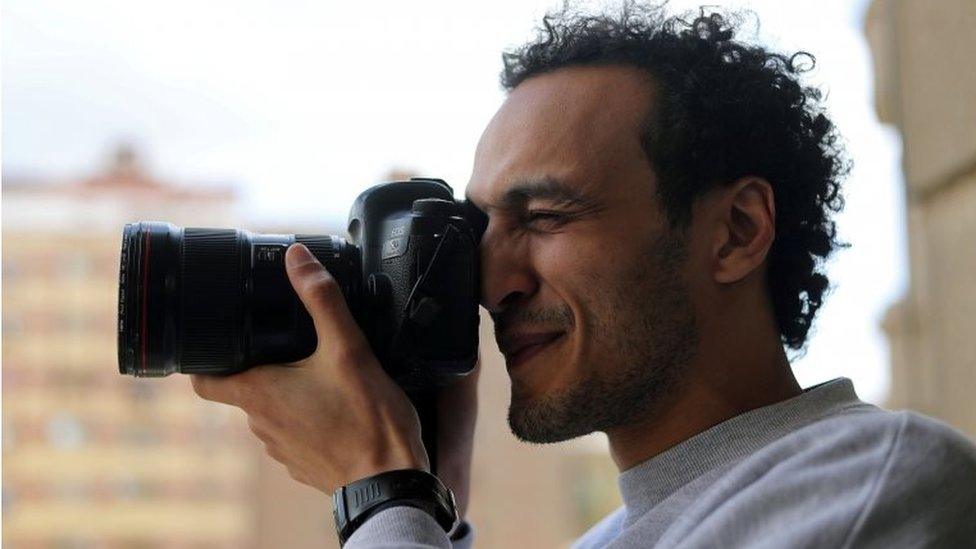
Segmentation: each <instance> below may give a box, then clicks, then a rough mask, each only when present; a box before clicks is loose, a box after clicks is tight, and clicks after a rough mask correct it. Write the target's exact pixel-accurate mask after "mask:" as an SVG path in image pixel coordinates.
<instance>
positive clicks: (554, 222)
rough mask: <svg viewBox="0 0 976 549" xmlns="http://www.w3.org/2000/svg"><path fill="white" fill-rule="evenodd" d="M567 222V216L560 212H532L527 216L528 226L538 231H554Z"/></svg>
mask: <svg viewBox="0 0 976 549" xmlns="http://www.w3.org/2000/svg"><path fill="white" fill-rule="evenodd" d="M566 221H567V216H566V214H563V213H560V212H547V211H530V212H528V213H527V214H526V216H525V222H526V224H527V225H530V226H531V227H533V228H538V229H552V228H555V227H559V226H560V225H562V224H563V223H565V222H566Z"/></svg>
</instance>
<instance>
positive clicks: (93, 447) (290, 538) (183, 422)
mask: <svg viewBox="0 0 976 549" xmlns="http://www.w3.org/2000/svg"><path fill="white" fill-rule="evenodd" d="M410 175H412V174H411V173H410V172H409V171H404V170H399V171H397V170H394V171H391V172H390V173H389V174H388V175H387V177H386V178H385V179H386V180H396V179H406V178H409V177H410ZM238 206H239V203H238V199H237V197H236V195H235V193H234V191H233V189H231V188H213V187H208V186H197V187H193V188H190V187H180V186H174V185H169V184H165V183H162V182H160V181H157V180H156V179H154V178H153V177H151V176H150V175H149V174H147V172H146V170H145V168H144V167H143V166H141V165H140V161H139V158H138V156H137V155H136V154H135V153H134V152H133V150H132V149H130V148H126V147H123V148H120V149H119V150H118V151H117V152H116V154H115V155H114V157H113V159H112V161H111V162H110V163H109V166H108V167H107V168H106V169H105V170H103V171H102V172H101V173H99V174H98V175H96V176H94V177H90V178H87V179H81V180H77V181H67V182H64V183H58V182H46V181H31V180H25V179H23V178H21V179H18V178H16V177H14V176H10V175H8V174H5V178H4V182H3V542H4V544H5V545H9V546H11V547H18V548H24V547H28V548H30V547H99V548H103V547H104V548H115V547H119V548H122V547H126V548H128V547H139V548H152V547H159V548H164V547H165V548H182V547H228V548H230V547H234V548H246V547H254V548H268V549H271V548H278V547H289V548H297V549H300V548H309V549H311V548H323V547H325V548H328V547H337V544H336V541H335V534H334V532H333V527H332V523H331V505H330V501H329V497H328V496H327V495H325V494H323V493H321V492H319V491H317V490H315V489H313V488H310V487H308V486H305V485H302V484H299V483H298V482H296V481H294V480H292V479H291V477H290V476H289V475H288V473H287V471H286V470H285V468H284V467H283V466H282V465H280V464H279V463H277V462H275V461H274V460H272V459H271V458H269V457H268V456H267V455H265V453H264V449H263V446H262V445H261V443H260V442H259V441H258V440H257V439H256V438H255V437H254V436H253V435H251V433H250V432H248V430H247V427H246V419H245V417H244V415H243V413H242V412H240V411H239V410H237V409H236V408H232V407H229V406H224V405H221V404H215V403H211V402H206V401H203V400H201V399H199V398H198V397H197V396H196V395H195V394H194V393H193V391H192V389H191V387H190V383H189V380H188V379H187V378H186V377H185V376H182V375H174V376H169V377H166V378H159V379H136V378H132V377H128V376H121V375H119V374H118V366H117V357H116V328H115V326H116V309H115V307H116V300H117V291H118V268H119V247H120V242H121V229H122V226H123V225H124V224H125V223H126V222H131V221H139V220H158V221H169V222H172V223H174V224H176V225H180V226H209V227H244V228H248V229H252V230H256V231H259V232H273V233H293V232H307V233H323V232H324V233H331V234H343V233H344V232H345V231H344V230H343V229H342V228H341V227H340V226H338V224H336V226H334V227H323V226H317V227H296V226H292V225H289V222H288V221H289V220H282V221H281V223H276V224H275V225H274V226H265V227H251V226H248V224H247V221H246V220H244V219H242V218H241V216H240V214H239V213H238ZM482 342H483V345H482V364H483V373H482V377H481V386H480V389H479V390H480V404H479V406H480V418H479V423H478V428H477V431H476V434H475V437H476V440H475V445H476V455H475V461H474V466H473V472H472V477H473V478H472V493H473V494H474V496H473V498H472V501H471V505H470V511H469V518H470V519H471V520H472V522H473V523H474V524H475V525H476V528H477V529H478V546H479V547H557V546H563V545H567V544H568V543H569V542H570V541H571V540H573V539H575V538H576V537H577V536H579V535H580V534H581V533H582V532H584V531H585V530H586V529H587V528H588V527H589V526H590V525H592V524H593V523H594V522H596V521H597V520H599V519H600V518H601V517H602V516H603V515H604V514H606V513H607V512H609V511H610V510H612V509H613V508H614V507H616V506H617V505H619V496H618V494H617V490H616V469H615V468H614V466H613V464H612V462H611V461H610V458H609V456H608V455H607V453H606V451H605V446H604V445H603V444H602V443H601V442H600V441H599V439H593V438H589V439H584V440H582V441H577V442H574V443H569V444H562V445H548V446H531V447H530V446H529V445H526V444H523V443H520V442H518V441H516V440H515V438H514V437H513V436H512V435H511V433H510V432H509V429H508V424H507V419H506V415H507V408H508V400H509V381H508V375H507V374H506V371H505V363H504V359H503V357H502V355H501V353H499V352H498V349H497V347H496V346H495V344H494V335H493V332H492V326H491V321H490V319H489V318H488V317H487V316H484V317H483V320H482ZM516 495H517V496H516Z"/></svg>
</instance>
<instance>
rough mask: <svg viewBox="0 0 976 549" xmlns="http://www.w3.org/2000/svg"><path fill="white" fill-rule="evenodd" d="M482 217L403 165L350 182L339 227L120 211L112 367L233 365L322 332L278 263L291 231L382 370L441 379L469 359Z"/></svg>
mask: <svg viewBox="0 0 976 549" xmlns="http://www.w3.org/2000/svg"><path fill="white" fill-rule="evenodd" d="M481 219H482V217H481V214H480V212H477V210H475V209H473V208H471V207H469V206H468V204H467V203H466V202H464V201H456V200H455V199H454V194H453V191H452V190H451V187H450V186H448V185H447V183H445V182H444V181H441V180H439V179H428V178H414V179H411V180H409V181H401V182H393V183H384V184H380V185H377V186H375V187H372V188H370V189H368V190H366V191H365V192H363V193H362V194H360V195H359V197H358V198H357V199H356V201H355V202H354V203H353V206H352V209H351V211H350V214H349V223H348V238H341V237H338V236H333V235H318V234H258V233H251V232H248V231H245V230H239V229H209V228H180V227H177V226H175V225H172V224H170V223H162V222H147V221H143V222H139V223H130V224H128V225H126V226H125V228H124V229H123V235H122V252H121V259H120V272H119V302H118V354H119V372H120V373H121V374H123V375H132V376H138V377H158V376H166V375H169V374H172V373H177V372H178V373H184V374H189V373H203V374H225V375H226V374H234V373H237V372H240V371H242V370H245V369H247V368H250V367H252V366H256V365H259V364H271V363H282V362H292V361H296V360H300V359H302V358H305V357H307V356H309V355H310V354H311V353H312V352H314V351H315V349H316V346H317V345H320V344H321V345H328V344H329V342H328V341H322V342H319V341H317V336H316V333H315V329H314V326H313V324H312V319H311V317H310V316H309V315H308V312H307V311H306V310H305V307H304V305H303V304H302V303H301V301H300V300H299V299H298V296H297V295H296V294H295V292H294V290H293V289H292V287H291V284H290V282H289V281H288V277H287V274H286V272H285V265H284V256H285V250H286V249H287V248H288V247H289V246H290V245H291V244H293V243H296V242H299V243H302V244H304V245H305V246H307V247H308V249H309V250H310V251H311V252H312V254H314V255H315V257H316V258H318V260H319V261H320V262H321V263H322V264H323V265H324V266H325V267H326V269H328V271H329V272H330V273H331V274H332V276H333V277H334V278H335V279H336V281H337V282H338V283H339V285H340V286H341V288H342V293H343V295H344V296H345V299H346V302H347V303H348V305H349V309H350V311H351V312H352V315H353V317H354V318H355V319H356V322H357V323H358V325H359V326H360V328H361V329H362V330H363V332H364V333H365V334H366V337H367V339H368V340H369V343H370V346H371V347H372V349H373V352H374V353H375V354H376V356H377V358H378V359H379V361H380V363H381V364H382V365H383V367H384V369H385V370H386V371H387V372H388V373H389V374H390V376H391V377H392V378H393V379H394V380H395V381H396V382H397V383H399V384H400V386H401V387H403V388H404V389H405V390H406V391H407V392H408V393H418V392H423V391H427V390H433V389H436V388H438V387H441V386H443V385H445V384H447V383H449V382H451V381H452V380H454V379H456V378H458V377H460V376H463V375H465V374H467V373H468V372H470V371H471V369H472V368H473V367H474V365H475V362H476V360H477V346H478V321H479V316H478V291H479V289H478V286H479V284H478V278H479V269H478V243H479V241H480V233H481V230H480V229H479V224H480V223H481V221H480V220H481Z"/></svg>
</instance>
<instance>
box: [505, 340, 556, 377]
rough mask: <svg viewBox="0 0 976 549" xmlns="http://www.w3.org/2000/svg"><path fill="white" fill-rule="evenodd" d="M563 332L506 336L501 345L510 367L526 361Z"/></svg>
mask: <svg viewBox="0 0 976 549" xmlns="http://www.w3.org/2000/svg"><path fill="white" fill-rule="evenodd" d="M562 335H563V332H545V333H535V334H529V333H523V334H512V335H510V336H505V337H504V338H503V340H502V343H501V345H500V347H501V349H502V353H503V354H504V355H505V359H506V362H508V367H509V369H512V368H514V367H516V366H517V365H519V364H521V363H522V362H525V361H526V360H528V359H529V358H531V357H532V356H534V355H535V354H536V353H537V352H539V351H541V350H542V349H543V348H544V347H545V346H546V345H548V344H549V343H552V342H553V341H555V340H557V339H559V338H560V337H561V336H562Z"/></svg>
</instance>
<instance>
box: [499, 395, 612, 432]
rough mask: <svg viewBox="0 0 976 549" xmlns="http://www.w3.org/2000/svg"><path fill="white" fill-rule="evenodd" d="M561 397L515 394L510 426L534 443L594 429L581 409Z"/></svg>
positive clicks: (510, 412) (511, 407)
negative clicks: (584, 419) (585, 419)
mask: <svg viewBox="0 0 976 549" xmlns="http://www.w3.org/2000/svg"><path fill="white" fill-rule="evenodd" d="M570 407H572V404H571V403H569V402H566V401H562V400H561V399H553V398H551V397H542V398H537V399H530V398H527V397H524V396H519V395H517V394H516V393H515V392H514V391H513V394H512V404H511V405H510V406H509V408H508V427H509V429H511V431H512V434H513V435H515V438H517V439H519V440H521V441H522V442H531V443H534V444H551V443H555V442H563V441H567V440H571V439H574V438H578V437H581V436H583V435H588V434H590V433H592V432H593V431H594V429H592V428H590V427H589V426H588V425H586V424H585V423H584V422H583V421H582V419H583V418H582V415H581V414H580V410H572V409H570Z"/></svg>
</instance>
